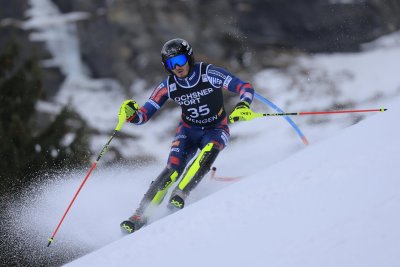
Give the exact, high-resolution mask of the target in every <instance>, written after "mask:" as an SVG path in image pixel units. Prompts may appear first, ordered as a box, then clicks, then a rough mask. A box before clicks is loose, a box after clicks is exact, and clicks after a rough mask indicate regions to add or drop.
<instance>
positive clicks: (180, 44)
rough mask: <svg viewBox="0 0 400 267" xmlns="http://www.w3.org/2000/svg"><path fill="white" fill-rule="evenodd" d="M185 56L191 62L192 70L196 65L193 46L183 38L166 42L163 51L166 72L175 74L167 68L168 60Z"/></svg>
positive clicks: (162, 58) (162, 56)
mask: <svg viewBox="0 0 400 267" xmlns="http://www.w3.org/2000/svg"><path fill="white" fill-rule="evenodd" d="M182 54H183V55H185V56H186V57H187V59H188V62H189V67H190V68H192V66H193V64H194V56H193V50H192V46H191V45H190V44H189V43H188V42H187V41H185V40H183V39H181V38H175V39H172V40H169V41H168V42H166V43H165V44H164V46H163V48H162V49H161V60H162V63H163V65H164V68H165V70H166V71H167V72H168V73H170V74H173V72H172V71H171V70H170V69H169V68H168V66H167V59H169V58H172V57H175V56H177V55H182Z"/></svg>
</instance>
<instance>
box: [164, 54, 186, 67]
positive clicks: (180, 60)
mask: <svg viewBox="0 0 400 267" xmlns="http://www.w3.org/2000/svg"><path fill="white" fill-rule="evenodd" d="M187 61H188V59H187V57H186V55H183V54H182V55H177V56H174V57H171V58H169V59H167V61H166V63H167V67H168V69H169V70H173V69H175V67H176V65H178V66H180V67H182V66H183V65H185V64H186V62H187Z"/></svg>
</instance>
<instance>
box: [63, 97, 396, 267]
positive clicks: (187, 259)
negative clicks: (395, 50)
mask: <svg viewBox="0 0 400 267" xmlns="http://www.w3.org/2000/svg"><path fill="white" fill-rule="evenodd" d="M387 107H388V108H389V110H388V111H387V112H384V113H379V114H376V115H374V116H371V117H369V118H368V119H366V120H364V121H361V122H360V123H358V124H356V125H354V126H351V127H349V128H346V129H344V130H343V131H341V132H340V133H338V134H336V135H334V136H332V137H330V138H327V139H325V140H323V141H321V142H319V143H316V144H313V145H311V146H309V147H308V148H306V149H303V150H301V151H299V152H297V153H295V154H293V155H292V156H291V157H289V158H287V159H285V160H283V161H280V162H278V163H276V164H274V165H272V166H269V167H267V168H264V169H262V168H261V169H259V171H258V172H256V173H253V174H252V175H250V176H248V177H246V178H244V179H242V180H241V181H239V182H237V183H235V184H232V185H231V186H229V187H226V188H224V189H223V190H220V191H218V192H216V193H214V194H211V195H209V196H207V197H205V198H204V199H201V200H199V201H197V202H195V203H192V204H191V205H189V206H187V208H185V209H183V210H181V211H179V212H176V213H174V214H172V215H170V216H166V217H164V218H162V219H160V220H158V221H155V222H154V223H152V224H150V225H149V226H147V227H145V228H142V229H141V230H140V231H138V232H136V233H134V234H132V235H128V236H125V237H123V238H121V239H119V240H117V241H115V242H113V243H111V244H109V245H107V246H105V247H103V248H101V249H98V250H97V251H94V252H92V253H90V254H88V255H86V256H84V257H82V258H80V259H77V260H75V261H73V262H71V263H69V264H67V266H69V267H72V266H192V267H193V266H201V267H203V266H230V267H232V266H274V267H278V266H285V267H288V266H293V267H298V266H307V267H310V266H315V267H317V266H318V267H320V266H324V267H328V266H335V267H337V266H351V267H355V266H360V267H361V266H362V267H368V266H371V267H376V266H385V267H390V266H393V267H395V266H400V253H399V251H400V228H399V225H400V213H399V210H400V194H399V190H398V189H399V188H400V179H399V174H398V163H397V159H398V153H399V148H400V139H399V136H400V126H399V124H398V123H397V122H398V116H399V114H400V100H399V99H398V100H394V101H393V102H392V103H391V104H388V106H387ZM259 149H260V150H267V148H266V147H265V148H264V147H259ZM266 153H267V152H266ZM269 153H273V152H269ZM255 160H258V161H260V160H261V161H262V159H255V158H252V156H251V155H242V157H241V158H238V159H237V162H235V163H233V164H234V165H235V166H234V167H233V166H232V168H241V165H246V162H247V161H255Z"/></svg>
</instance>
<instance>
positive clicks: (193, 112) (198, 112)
mask: <svg viewBox="0 0 400 267" xmlns="http://www.w3.org/2000/svg"><path fill="white" fill-rule="evenodd" d="M187 111H189V112H190V117H192V118H197V117H199V116H206V115H208V114H209V113H210V109H209V108H208V106H207V105H202V106H199V107H198V108H188V110H187Z"/></svg>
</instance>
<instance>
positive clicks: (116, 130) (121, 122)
mask: <svg viewBox="0 0 400 267" xmlns="http://www.w3.org/2000/svg"><path fill="white" fill-rule="evenodd" d="M124 117H125V114H124V113H122V114H121V111H120V114H119V123H118V125H117V127H116V128H115V129H114V132H113V133H112V135H111V137H110V139H108V142H107V143H106V144H105V145H104V147H103V149H102V150H101V152H100V154H99V156H98V157H97V159H96V160H95V162H94V163H93V165H92V167H91V168H90V170H89V172H88V173H87V174H86V177H85V179H83V182H82V183H81V185H80V186H79V188H78V190H77V191H76V193H75V195H74V197H73V198H72V200H71V202H70V203H69V205H68V208H67V210H66V211H65V212H64V215H63V216H62V218H61V220H60V222H59V223H58V225H57V227H56V230H55V231H54V233H53V235H52V236H51V237H50V238H49V239H48V241H49V243H48V244H47V247H49V246H50V245H51V244H52V243H53V242H54V237H55V236H56V234H57V232H58V229H60V227H61V224H62V223H63V221H64V219H65V217H66V216H67V214H68V212H69V210H70V209H71V207H72V204H73V203H74V201H75V199H76V198H77V197H78V194H79V192H80V191H81V189H82V187H83V186H84V185H85V183H86V181H87V180H88V179H89V176H90V174H92V172H93V170H94V169H95V168H96V165H97V163H98V162H99V160H100V158H101V156H103V154H104V153H106V151H107V149H108V146H109V145H110V143H111V140H112V139H113V138H114V136H115V135H116V134H117V132H119V131H120V130H121V128H122V125H123V124H124V122H125V119H124Z"/></svg>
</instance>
